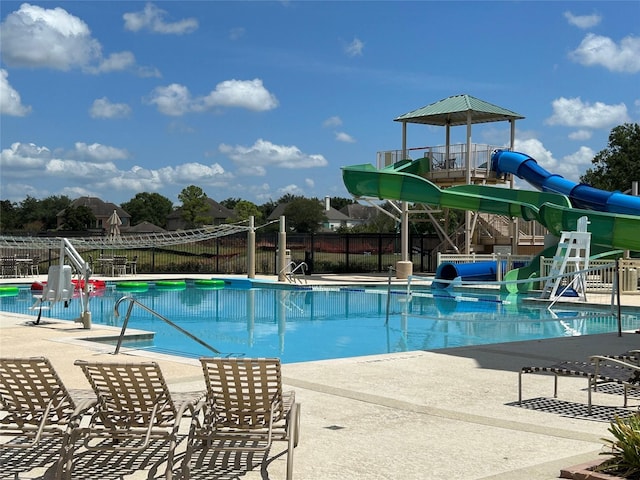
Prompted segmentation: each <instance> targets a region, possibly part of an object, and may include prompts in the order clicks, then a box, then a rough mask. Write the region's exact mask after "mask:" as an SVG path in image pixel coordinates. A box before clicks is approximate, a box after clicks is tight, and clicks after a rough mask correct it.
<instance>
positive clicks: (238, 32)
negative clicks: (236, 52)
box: [229, 27, 245, 40]
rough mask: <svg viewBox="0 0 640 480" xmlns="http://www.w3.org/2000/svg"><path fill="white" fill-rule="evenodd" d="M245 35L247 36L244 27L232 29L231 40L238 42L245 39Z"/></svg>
mask: <svg viewBox="0 0 640 480" xmlns="http://www.w3.org/2000/svg"><path fill="white" fill-rule="evenodd" d="M244 34H245V29H244V28H242V27H236V28H232V29H231V31H230V32H229V38H230V39H231V40H238V39H240V38H242V37H244Z"/></svg>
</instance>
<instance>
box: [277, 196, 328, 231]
mask: <svg viewBox="0 0 640 480" xmlns="http://www.w3.org/2000/svg"><path fill="white" fill-rule="evenodd" d="M284 216H285V217H286V222H287V226H288V227H289V228H293V230H295V231H296V232H297V233H315V232H317V231H318V229H319V228H320V227H321V226H322V222H324V221H326V220H327V216H326V214H325V212H324V205H323V204H322V202H320V201H319V200H318V199H317V198H297V199H295V200H293V201H292V202H291V203H289V204H288V205H287V206H286V208H285V209H284Z"/></svg>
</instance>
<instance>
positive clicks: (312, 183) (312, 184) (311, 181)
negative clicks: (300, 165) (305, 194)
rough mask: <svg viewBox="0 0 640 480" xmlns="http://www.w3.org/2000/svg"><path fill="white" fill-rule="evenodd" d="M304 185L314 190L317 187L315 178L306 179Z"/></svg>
mask: <svg viewBox="0 0 640 480" xmlns="http://www.w3.org/2000/svg"><path fill="white" fill-rule="evenodd" d="M304 184H305V185H306V186H307V187H308V188H313V187H315V186H316V182H315V180H314V179H313V178H305V179H304Z"/></svg>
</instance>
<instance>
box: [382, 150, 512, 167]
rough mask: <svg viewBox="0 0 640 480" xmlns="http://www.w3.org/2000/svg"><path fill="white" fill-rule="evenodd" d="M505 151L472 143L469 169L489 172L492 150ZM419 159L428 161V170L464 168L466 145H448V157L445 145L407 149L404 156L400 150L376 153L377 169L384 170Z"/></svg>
mask: <svg viewBox="0 0 640 480" xmlns="http://www.w3.org/2000/svg"><path fill="white" fill-rule="evenodd" d="M497 149H502V150H507V149H508V148H507V147H504V146H495V145H487V144H478V143H474V144H472V145H471V150H470V165H471V169H482V170H486V171H488V170H490V165H491V154H492V153H493V151H494V150H497ZM419 158H428V159H430V169H431V170H432V171H433V170H458V169H465V168H466V158H467V144H466V143H455V144H451V145H449V150H448V156H447V147H446V145H436V146H432V147H412V148H408V149H407V152H406V156H404V155H403V151H402V150H386V151H381V152H378V153H377V168H379V169H380V168H384V167H387V166H389V165H392V164H394V163H396V162H399V161H400V160H406V159H411V160H417V159H419Z"/></svg>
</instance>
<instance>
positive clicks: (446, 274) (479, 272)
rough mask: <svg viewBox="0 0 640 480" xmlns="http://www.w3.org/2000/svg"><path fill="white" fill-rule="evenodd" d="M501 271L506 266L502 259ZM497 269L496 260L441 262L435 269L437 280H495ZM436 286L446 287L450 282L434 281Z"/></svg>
mask: <svg viewBox="0 0 640 480" xmlns="http://www.w3.org/2000/svg"><path fill="white" fill-rule="evenodd" d="M501 266H502V271H503V272H504V270H505V269H506V267H507V262H505V261H502V265H501ZM497 270H498V262H496V261H486V262H473V263H449V262H446V263H441V264H440V265H438V268H437V270H436V279H439V280H455V279H456V278H460V280H465V281H466V280H475V281H487V280H495V279H496V273H497ZM435 283H436V284H437V285H436V286H444V287H447V286H449V285H450V284H449V283H446V284H440V283H437V282H435Z"/></svg>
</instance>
